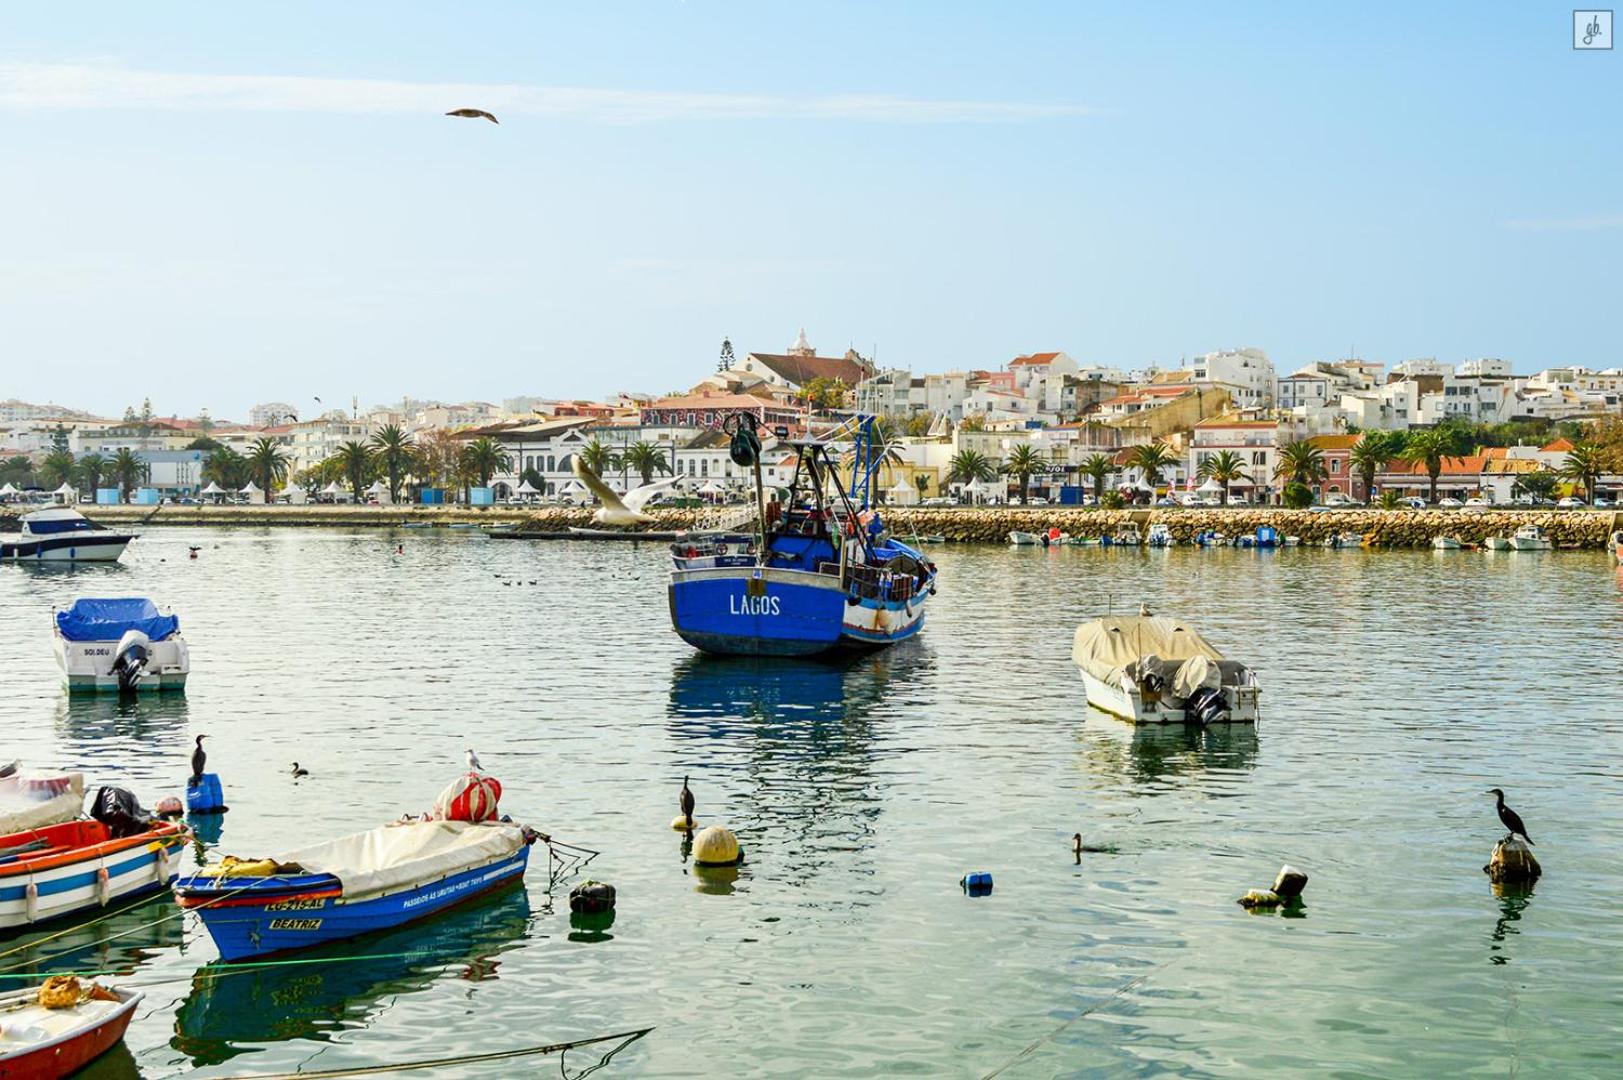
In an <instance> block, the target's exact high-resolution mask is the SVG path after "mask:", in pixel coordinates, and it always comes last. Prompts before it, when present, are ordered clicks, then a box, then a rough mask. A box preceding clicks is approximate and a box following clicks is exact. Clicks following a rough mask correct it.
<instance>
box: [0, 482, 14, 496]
mask: <svg viewBox="0 0 1623 1080" xmlns="http://www.w3.org/2000/svg"><path fill="white" fill-rule="evenodd" d="M15 494H17V489H16V488H14V487H12V486H11V485H10V484H7V485H6V486H5V487H0V495H15Z"/></svg>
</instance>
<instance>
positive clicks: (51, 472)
mask: <svg viewBox="0 0 1623 1080" xmlns="http://www.w3.org/2000/svg"><path fill="white" fill-rule="evenodd" d="M39 474H40V479H42V480H44V481H45V486H46V487H53V488H54V487H60V486H61V485H63V484H68V483H72V482H73V455H72V454H71V453H69V452H68V451H66V450H52V451H51V452H50V453H49V454H46V455H45V460H44V461H43V462H41V463H40V467H39Z"/></svg>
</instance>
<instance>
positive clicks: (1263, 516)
mask: <svg viewBox="0 0 1623 1080" xmlns="http://www.w3.org/2000/svg"><path fill="white" fill-rule="evenodd" d="M82 509H84V510H85V511H86V514H87V516H88V517H90V518H91V519H92V520H94V521H96V522H99V523H100V524H103V525H107V526H111V527H116V528H133V529H136V530H137V531H139V530H140V529H144V528H150V527H155V526H164V525H207V526H227V527H229V526H249V527H263V526H289V527H347V528H356V527H372V528H391V527H398V526H399V525H400V524H401V523H403V522H412V523H420V524H425V525H438V526H448V525H453V524H475V525H498V524H513V525H516V526H518V527H519V528H521V529H523V530H524V531H526V532H529V531H534V532H543V533H545V532H565V531H567V530H568V529H570V528H572V527H590V526H591V524H592V510H591V509H590V508H585V507H583V508H569V507H547V508H544V509H524V508H520V507H491V508H482V509H469V508H466V507H438V506H383V507H379V506H163V507H149V506H97V507H83V508H82ZM736 513H737V508H727V509H724V510H721V511H710V510H699V511H694V510H659V511H656V512H654V514H653V517H654V518H655V524H653V525H651V526H649V528H650V529H652V530H658V531H669V530H677V529H691V528H695V527H698V528H704V527H708V526H711V525H713V524H714V523H715V522H716V521H717V520H718V518H719V517H721V516H734V515H736ZM883 514H884V518H885V520H886V521H887V522H888V523H889V524H890V525H891V527H892V528H893V530H894V531H895V533H896V534H897V535H898V536H901V537H903V538H906V537H908V536H910V535H912V534H914V533H917V534H918V535H921V536H941V537H944V538H945V539H947V540H950V541H954V542H957V543H990V544H1002V543H1006V542H1007V541H1008V537H1009V532H1010V531H1011V530H1014V529H1019V530H1022V531H1025V532H1045V531H1047V530H1048V529H1049V528H1058V529H1059V530H1060V531H1062V532H1066V533H1070V534H1071V535H1072V536H1087V537H1099V536H1104V535H1106V534H1108V533H1115V532H1116V531H1118V530H1120V529H1121V528H1122V527H1124V526H1126V525H1128V524H1134V525H1137V526H1138V527H1139V529H1140V531H1144V530H1147V529H1148V528H1149V526H1150V525H1152V524H1155V523H1157V522H1161V523H1164V524H1165V525H1166V526H1167V528H1168V529H1169V530H1170V531H1171V533H1172V535H1173V536H1174V537H1175V538H1176V539H1177V540H1178V541H1179V542H1181V543H1188V542H1189V541H1190V540H1191V539H1192V538H1193V537H1194V536H1195V534H1197V533H1199V532H1202V531H1204V530H1208V529H1215V530H1218V531H1220V532H1223V533H1226V534H1228V535H1230V536H1233V535H1236V534H1239V533H1251V532H1255V531H1256V529H1257V527H1258V526H1259V525H1271V526H1273V527H1274V528H1275V529H1277V530H1279V533H1280V535H1281V536H1299V537H1301V538H1302V540H1304V541H1306V542H1309V543H1311V542H1313V541H1317V540H1325V539H1327V538H1329V537H1330V536H1332V535H1334V534H1336V533H1362V534H1364V535H1366V536H1368V537H1369V538H1370V540H1371V542H1372V543H1373V544H1375V545H1377V546H1385V547H1426V546H1428V545H1430V543H1431V541H1432V538H1433V537H1435V536H1452V537H1454V538H1455V539H1456V540H1459V541H1460V542H1461V543H1467V544H1479V543H1481V542H1482V541H1483V540H1485V539H1486V538H1487V537H1490V536H1509V535H1510V534H1511V533H1513V532H1515V531H1516V529H1517V528H1519V527H1520V526H1522V525H1537V526H1539V527H1540V528H1542V529H1543V530H1544V531H1545V533H1546V534H1547V535H1548V536H1549V537H1550V539H1551V540H1552V541H1553V542H1554V543H1555V544H1556V545H1557V546H1560V547H1581V548H1602V547H1605V546H1606V542H1607V538H1608V537H1609V536H1610V535H1611V533H1612V532H1613V531H1614V530H1617V529H1623V513H1613V512H1611V511H1596V510H1573V511H1560V512H1556V511H1549V510H1482V511H1475V510H1336V511H1331V512H1328V513H1310V512H1308V511H1305V510H1282V509H1234V510H1185V509H1171V508H1166V509H1162V508H1156V509H1149V510H1094V509H1090V510H1083V509H1074V508H1066V507H1040V508H1039V507H999V508H977V509H956V508H942V509H935V508H928V509H927V508H921V507H908V508H902V507H896V508H889V509H886V510H884V511H883ZM16 527H17V526H16V522H15V519H14V518H13V519H10V520H6V519H5V518H3V517H0V529H4V530H7V531H9V530H14V529H15V528H16Z"/></svg>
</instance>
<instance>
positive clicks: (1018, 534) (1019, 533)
mask: <svg viewBox="0 0 1623 1080" xmlns="http://www.w3.org/2000/svg"><path fill="white" fill-rule="evenodd" d="M1042 542H1043V538H1042V536H1041V535H1039V534H1038V533H1034V532H1025V531H1024V530H1021V529H1013V530H1011V531H1010V532H1009V543H1011V544H1013V545H1014V546H1015V547H1032V546H1034V545H1041V544H1042Z"/></svg>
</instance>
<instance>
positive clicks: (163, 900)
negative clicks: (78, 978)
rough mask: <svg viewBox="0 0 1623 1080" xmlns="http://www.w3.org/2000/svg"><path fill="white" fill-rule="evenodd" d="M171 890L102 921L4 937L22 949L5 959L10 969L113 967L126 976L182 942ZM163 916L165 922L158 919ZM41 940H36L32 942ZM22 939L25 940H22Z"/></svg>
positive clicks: (52, 971) (53, 971)
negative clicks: (11, 967) (169, 893)
mask: <svg viewBox="0 0 1623 1080" xmlns="http://www.w3.org/2000/svg"><path fill="white" fill-rule="evenodd" d="M174 914H175V907H174V903H173V902H172V901H171V900H170V898H169V895H168V893H167V892H165V893H162V894H159V895H157V896H154V897H152V898H151V899H150V900H148V901H146V902H145V903H142V904H136V905H135V906H133V907H130V908H128V909H127V910H124V911H120V912H117V913H115V914H113V915H112V916H109V917H107V918H104V919H102V920H101V921H99V922H93V923H85V924H83V925H81V926H73V927H69V928H68V929H65V930H41V931H33V932H29V933H22V932H16V933H11V934H6V935H4V936H3V937H0V940H3V941H4V942H5V948H6V949H18V950H20V951H18V952H17V953H15V954H13V955H11V956H8V957H7V959H6V963H7V964H8V965H16V966H17V970H16V971H11V970H10V969H9V968H8V973H9V974H13V975H17V974H28V975H38V976H39V977H40V978H45V977H46V976H49V975H59V974H64V973H67V972H73V971H113V972H117V973H118V974H120V975H127V974H129V973H130V972H132V971H135V970H136V969H137V968H139V967H141V966H142V965H143V964H145V963H146V962H147V961H149V960H151V959H152V958H153V957H154V956H155V955H156V954H157V953H158V951H159V950H160V949H172V948H176V947H178V946H179V945H180V943H181V940H182V938H183V937H184V935H185V927H184V924H183V923H182V921H181V920H180V919H177V918H165V916H172V915H174ZM160 920H161V921H160ZM36 940H37V941H38V942H39V944H38V945H34V944H30V942H32V941H36ZM19 942H20V943H21V944H19Z"/></svg>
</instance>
